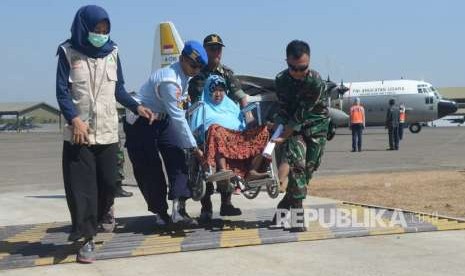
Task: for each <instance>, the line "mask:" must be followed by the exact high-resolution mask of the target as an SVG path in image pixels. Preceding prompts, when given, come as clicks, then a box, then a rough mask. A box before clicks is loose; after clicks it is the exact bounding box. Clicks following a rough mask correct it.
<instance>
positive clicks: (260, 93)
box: [237, 75, 349, 126]
mask: <svg viewBox="0 0 465 276" xmlns="http://www.w3.org/2000/svg"><path fill="white" fill-rule="evenodd" d="M237 77H238V78H239V80H240V82H241V85H242V90H244V92H245V93H247V94H248V95H249V102H274V103H276V102H277V101H278V98H277V97H276V92H275V91H276V87H275V85H274V79H270V78H264V77H256V76H249V75H238V76H237ZM331 84H332V85H331V86H330V87H331V90H334V93H331V95H332V96H333V95H334V96H337V95H338V94H342V93H344V92H345V91H347V90H346V89H344V86H342V89H341V87H339V86H337V85H335V84H334V83H331ZM276 107H277V106H276V105H275V106H274V107H270V108H269V109H268V112H267V113H268V114H270V113H272V112H273V109H274V108H276ZM329 115H330V117H331V121H332V122H333V123H334V124H335V125H336V126H347V125H348V121H349V116H348V115H347V114H346V113H345V112H343V111H342V110H339V109H335V108H329Z"/></svg>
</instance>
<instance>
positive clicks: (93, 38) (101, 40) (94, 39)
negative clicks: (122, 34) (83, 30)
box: [87, 32, 110, 48]
mask: <svg viewBox="0 0 465 276" xmlns="http://www.w3.org/2000/svg"><path fill="white" fill-rule="evenodd" d="M109 38H110V36H109V35H105V34H96V33H93V32H89V36H88V37H87V39H88V40H89V42H90V44H92V45H94V47H97V48H100V47H102V46H103V45H105V43H107V41H108V39H109Z"/></svg>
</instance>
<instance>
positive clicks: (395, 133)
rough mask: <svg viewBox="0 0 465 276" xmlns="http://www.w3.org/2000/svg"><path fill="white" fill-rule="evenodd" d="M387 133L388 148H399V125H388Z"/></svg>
mask: <svg viewBox="0 0 465 276" xmlns="http://www.w3.org/2000/svg"><path fill="white" fill-rule="evenodd" d="M388 135H389V148H390V149H396V150H398V149H399V127H398V126H390V127H388Z"/></svg>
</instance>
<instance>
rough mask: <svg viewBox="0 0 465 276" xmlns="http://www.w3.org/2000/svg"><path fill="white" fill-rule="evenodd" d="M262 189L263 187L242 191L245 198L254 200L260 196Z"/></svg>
mask: <svg viewBox="0 0 465 276" xmlns="http://www.w3.org/2000/svg"><path fill="white" fill-rule="evenodd" d="M260 188H261V187H255V188H246V189H245V190H243V191H242V194H243V195H244V196H245V198H247V199H254V198H256V197H257V196H258V194H259V193H260Z"/></svg>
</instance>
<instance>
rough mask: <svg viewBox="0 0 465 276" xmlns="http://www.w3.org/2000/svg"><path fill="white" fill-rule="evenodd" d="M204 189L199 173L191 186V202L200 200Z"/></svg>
mask: <svg viewBox="0 0 465 276" xmlns="http://www.w3.org/2000/svg"><path fill="white" fill-rule="evenodd" d="M206 189H207V183H206V182H205V180H204V179H203V177H202V175H201V173H199V177H198V178H197V181H196V183H195V185H192V186H191V192H192V200H194V201H199V200H201V199H202V198H203V197H204V195H205V191H206ZM278 193H279V191H278Z"/></svg>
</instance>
